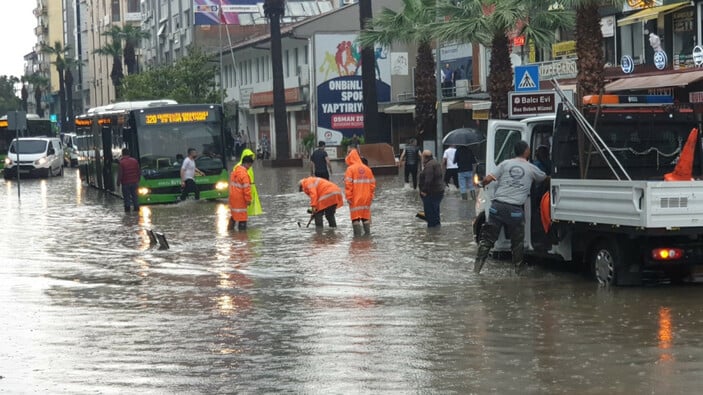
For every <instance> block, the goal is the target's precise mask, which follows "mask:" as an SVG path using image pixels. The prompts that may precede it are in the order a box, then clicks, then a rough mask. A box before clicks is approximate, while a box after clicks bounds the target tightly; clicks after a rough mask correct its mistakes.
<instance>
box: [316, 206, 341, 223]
mask: <svg viewBox="0 0 703 395" xmlns="http://www.w3.org/2000/svg"><path fill="white" fill-rule="evenodd" d="M336 212H337V205H336V204H335V205H332V206H329V207H327V208H326V209H324V210H320V211H318V212H316V213H315V226H316V227H318V228H321V227H322V226H324V225H323V223H322V216H323V215H324V216H325V218H327V223H328V224H329V225H330V228H336V227H337V220H336V219H335V218H334V213H336Z"/></svg>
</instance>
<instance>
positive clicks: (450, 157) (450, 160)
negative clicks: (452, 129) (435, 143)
mask: <svg viewBox="0 0 703 395" xmlns="http://www.w3.org/2000/svg"><path fill="white" fill-rule="evenodd" d="M455 154H456V145H450V146H449V148H447V149H446V150H444V155H443V157H442V167H443V168H444V185H445V186H446V187H449V181H450V180H451V179H452V178H453V179H454V182H453V184H454V186H455V187H456V188H457V189H459V165H457V164H456V162H454V155H455Z"/></svg>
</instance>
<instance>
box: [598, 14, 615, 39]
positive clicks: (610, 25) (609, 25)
mask: <svg viewBox="0 0 703 395" xmlns="http://www.w3.org/2000/svg"><path fill="white" fill-rule="evenodd" d="M600 32H601V33H602V34H603V38H608V37H613V36H615V15H610V16H606V17H603V18H601V19H600Z"/></svg>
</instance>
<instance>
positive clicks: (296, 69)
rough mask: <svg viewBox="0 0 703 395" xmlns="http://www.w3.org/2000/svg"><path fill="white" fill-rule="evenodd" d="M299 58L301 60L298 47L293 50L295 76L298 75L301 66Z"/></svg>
mask: <svg viewBox="0 0 703 395" xmlns="http://www.w3.org/2000/svg"><path fill="white" fill-rule="evenodd" d="M298 58H299V54H298V48H297V47H296V48H295V49H294V50H293V60H294V63H293V67H295V75H298V66H299V65H300V59H298Z"/></svg>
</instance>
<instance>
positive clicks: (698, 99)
mask: <svg viewBox="0 0 703 395" xmlns="http://www.w3.org/2000/svg"><path fill="white" fill-rule="evenodd" d="M688 102H689V103H703V91H697V92H689V93H688Z"/></svg>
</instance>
